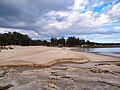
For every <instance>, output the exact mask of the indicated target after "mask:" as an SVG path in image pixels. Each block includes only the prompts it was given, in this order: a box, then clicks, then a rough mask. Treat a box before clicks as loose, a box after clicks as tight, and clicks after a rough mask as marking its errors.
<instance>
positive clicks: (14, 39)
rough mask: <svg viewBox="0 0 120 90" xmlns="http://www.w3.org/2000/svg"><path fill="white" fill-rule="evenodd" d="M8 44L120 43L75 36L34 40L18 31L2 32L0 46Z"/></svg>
mask: <svg viewBox="0 0 120 90" xmlns="http://www.w3.org/2000/svg"><path fill="white" fill-rule="evenodd" d="M6 45H21V46H38V45H41V46H59V47H63V46H67V47H76V46H79V47H88V46H90V47H92V46H93V47H94V46H105V45H107V46H109V45H118V46H119V45H120V43H96V42H90V41H89V40H85V39H79V38H76V37H74V36H71V37H68V38H63V37H61V38H54V37H52V38H51V39H49V41H48V40H40V39H39V40H33V39H31V38H30V37H29V36H28V35H26V34H25V35H24V34H21V33H18V32H8V33H3V34H0V46H1V47H5V46H6Z"/></svg>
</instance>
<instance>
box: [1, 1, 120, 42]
mask: <svg viewBox="0 0 120 90" xmlns="http://www.w3.org/2000/svg"><path fill="white" fill-rule="evenodd" d="M9 31H17V32H20V33H23V34H28V35H29V36H30V37H31V38H33V39H43V38H51V37H68V36H76V37H80V38H83V39H88V40H91V41H96V42H119V43H120V0H0V33H5V32H9Z"/></svg>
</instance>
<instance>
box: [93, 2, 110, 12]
mask: <svg viewBox="0 0 120 90" xmlns="http://www.w3.org/2000/svg"><path fill="white" fill-rule="evenodd" d="M108 5H112V2H107V3H104V4H102V5H101V6H96V7H95V8H94V12H99V13H100V12H101V10H102V9H103V8H104V7H106V6H108Z"/></svg>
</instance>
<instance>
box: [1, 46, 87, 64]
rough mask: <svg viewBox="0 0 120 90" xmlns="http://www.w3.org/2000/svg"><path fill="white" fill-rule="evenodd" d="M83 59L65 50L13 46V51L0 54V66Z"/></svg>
mask: <svg viewBox="0 0 120 90" xmlns="http://www.w3.org/2000/svg"><path fill="white" fill-rule="evenodd" d="M69 58H73V59H74V58H78V59H81V58H85V59H84V60H88V59H87V58H86V57H85V56H84V55H81V54H79V53H77V52H73V51H70V50H69V49H67V48H57V47H43V46H29V47H22V46H14V49H13V50H2V52H0V65H12V64H17V65H23V64H46V63H48V62H51V61H54V60H57V59H69Z"/></svg>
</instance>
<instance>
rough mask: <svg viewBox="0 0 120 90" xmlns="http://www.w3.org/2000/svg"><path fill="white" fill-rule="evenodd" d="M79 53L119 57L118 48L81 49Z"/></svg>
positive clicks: (119, 51) (119, 49)
mask: <svg viewBox="0 0 120 90" xmlns="http://www.w3.org/2000/svg"><path fill="white" fill-rule="evenodd" d="M80 51H81V52H92V53H99V54H104V55H110V56H115V57H120V48H81V49H80Z"/></svg>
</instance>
